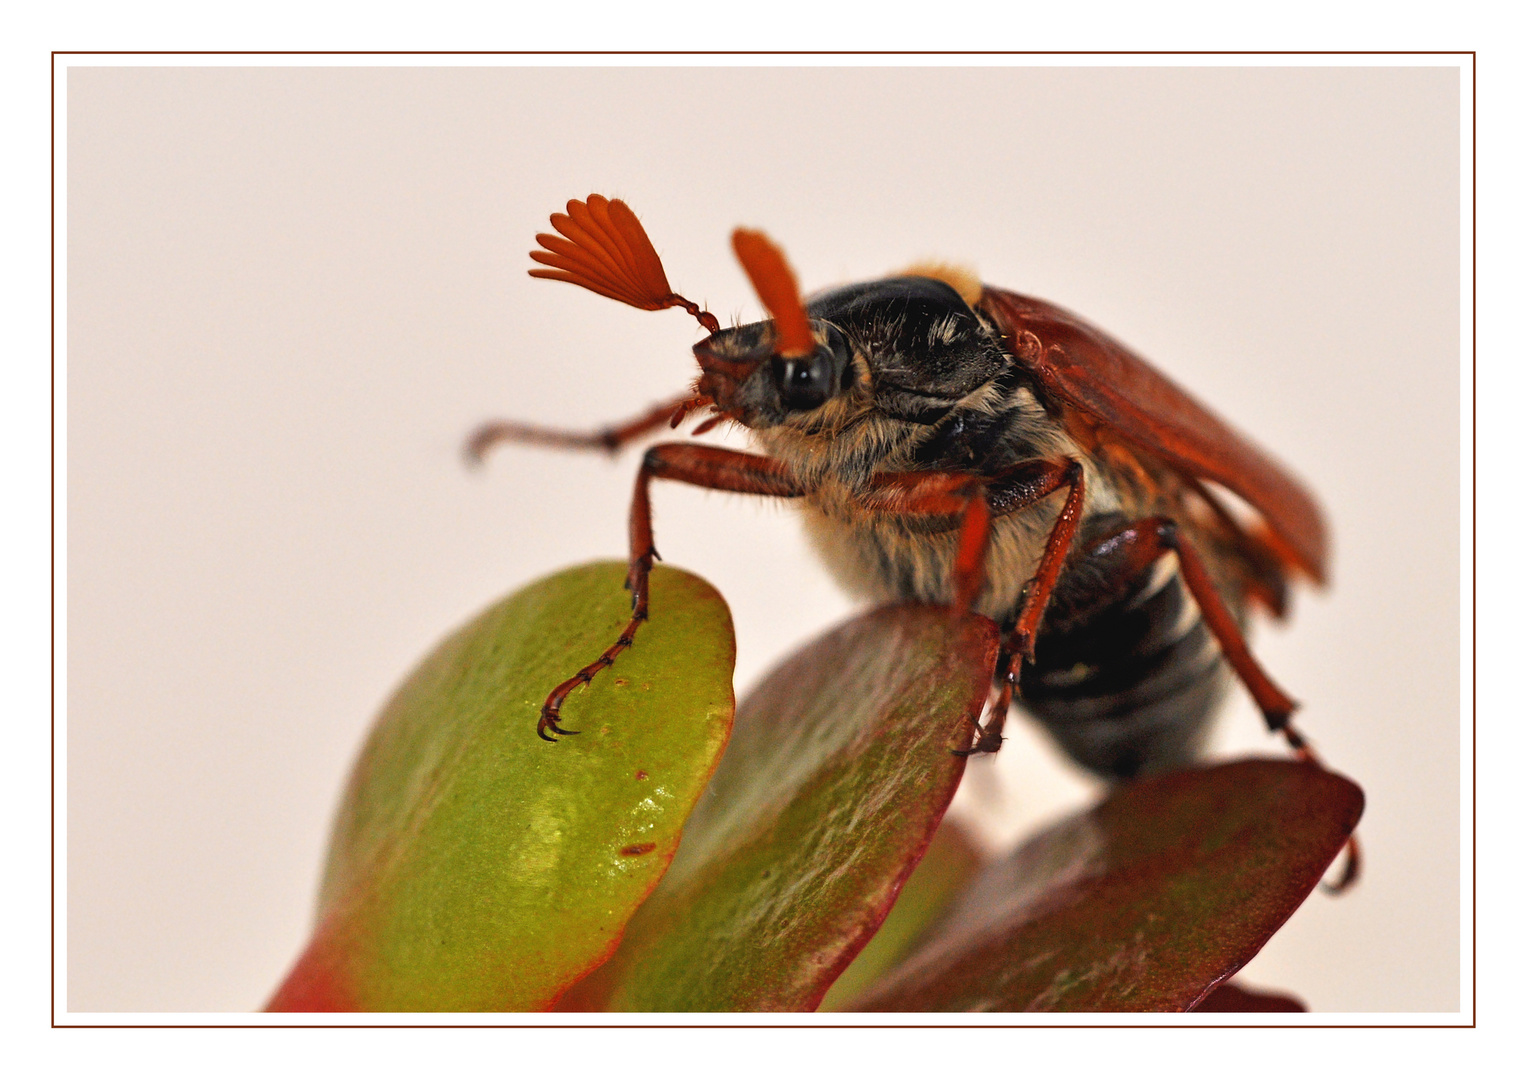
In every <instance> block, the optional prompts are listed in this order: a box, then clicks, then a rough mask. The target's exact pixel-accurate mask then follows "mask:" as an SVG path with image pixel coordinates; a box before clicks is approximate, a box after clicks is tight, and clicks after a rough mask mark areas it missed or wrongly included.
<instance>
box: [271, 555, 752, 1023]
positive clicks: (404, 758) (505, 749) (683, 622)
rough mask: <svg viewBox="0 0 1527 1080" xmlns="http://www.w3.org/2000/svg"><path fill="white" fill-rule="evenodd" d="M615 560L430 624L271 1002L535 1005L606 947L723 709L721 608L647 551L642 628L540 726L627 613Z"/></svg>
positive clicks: (647, 886) (698, 584)
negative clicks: (649, 570)
mask: <svg viewBox="0 0 1527 1080" xmlns="http://www.w3.org/2000/svg"><path fill="white" fill-rule="evenodd" d="M625 573H626V568H625V566H624V565H623V564H618V563H599V564H594V565H591V566H585V567H580V568H578V569H574V570H568V571H566V572H564V573H561V574H557V575H555V576H553V577H550V578H546V579H544V580H542V581H540V582H537V583H536V584H534V585H531V586H529V587H528V588H526V589H524V590H522V591H521V592H519V593H517V594H515V595H514V596H511V597H509V598H508V599H506V600H503V601H501V602H500V603H498V604H495V605H494V606H493V607H491V608H489V609H488V610H487V611H485V612H483V613H482V614H481V615H479V616H478V617H477V618H476V619H474V620H473V621H472V622H470V623H469V624H467V625H466V626H465V627H463V628H462V629H461V630H459V631H457V632H456V633H455V634H453V635H452V636H451V637H449V638H448V639H446V640H445V641H444V642H443V643H441V644H440V645H439V646H438V647H437V648H436V649H435V651H434V652H433V653H432V654H431V655H430V656H429V657H428V658H427V659H426V660H425V661H424V662H423V663H422V664H421V665H420V666H419V668H418V669H417V670H416V671H415V672H414V673H413V674H412V675H411V676H410V677H409V679H408V681H407V682H406V683H404V685H403V686H402V687H401V688H400V689H399V690H398V692H397V694H396V695H395V696H394V697H393V699H392V701H391V702H390V703H389V704H388V705H387V707H386V708H385V709H384V710H383V712H382V715H381V717H380V719H379V720H378V721H377V724H376V727H375V728H374V729H373V730H372V732H371V736H370V739H369V740H368V742H367V744H366V747H365V749H364V750H363V751H362V753H361V757H360V760H359V761H358V762H357V764H356V767H355V772H354V774H353V775H352V777H351V779H350V783H349V787H348V789H347V790H346V792H345V796H344V800H343V803H342V805H341V807H340V811H339V815H338V817H337V820H336V823H335V827H334V835H333V838H332V840H331V846H330V853H329V861H328V867H327V869H326V871H325V874H324V880H323V886H322V889H321V893H320V899H319V914H318V929H317V930H316V932H315V934H314V937H313V940H312V942H311V944H310V945H309V947H308V949H307V951H306V952H304V953H303V955H302V956H301V957H300V958H299V960H298V961H297V965H296V967H295V968H294V969H293V971H292V972H291V974H290V975H289V976H288V977H287V979H286V981H285V983H284V984H283V985H282V986H281V988H280V989H279V990H278V991H277V992H276V995H275V997H274V998H273V1000H272V1001H271V1003H270V1005H269V1006H268V1008H269V1009H271V1010H276V1011H320V1010H322V1011H332V1010H386V1011H422V1010H453V1011H455V1010H473V1011H486V1010H526V1009H542V1008H545V1007H547V1006H548V1005H549V1004H551V1002H553V1001H554V1000H555V999H556V998H557V997H558V996H559V995H560V994H561V993H562V992H563V991H564V990H565V989H566V988H567V987H568V986H569V985H571V984H572V983H573V982H575V981H576V980H577V979H578V978H580V977H581V976H582V975H584V974H585V973H587V972H588V971H589V970H590V969H591V968H593V967H594V966H595V965H597V964H599V963H600V962H602V961H603V960H604V959H605V958H606V957H608V956H609V955H610V953H611V952H612V951H613V950H614V948H615V946H616V944H617V942H618V941H619V940H620V936H621V933H622V931H623V930H624V927H625V925H626V922H627V921H628V920H629V918H630V917H631V914H632V912H633V911H635V910H636V907H637V906H638V905H639V904H640V903H641V902H642V901H643V900H644V899H645V898H646V897H647V895H648V893H650V892H651V891H652V889H653V887H654V886H655V885H656V884H657V882H658V880H659V879H660V878H661V877H662V875H663V872H664V870H665V869H666V868H667V866H668V864H669V862H670V861H671V860H672V858H673V854H674V852H675V850H676V849H677V847H678V842H679V836H680V832H681V830H682V828H683V824H684V821H685V819H686V818H687V817H688V815H689V813H690V810H691V809H692V808H693V806H694V804H695V802H696V800H697V799H698V798H699V796H700V794H701V792H702V791H703V790H704V788H705V785H706V782H707V781H708V780H709V778H710V775H711V773H712V771H713V770H714V769H715V767H716V763H717V761H718V760H719V758H720V755H721V751H722V749H723V748H724V747H725V744H726V740H727V734H728V732H729V730H730V728H731V721H732V665H733V659H734V655H735V650H734V643H733V638H732V624H731V616H730V614H729V613H728V611H727V608H726V604H725V602H724V601H723V600H722V599H721V597H720V596H719V595H718V594H717V593H716V591H715V590H714V589H713V588H711V587H710V585H708V584H706V583H705V582H704V581H701V580H700V579H699V578H696V577H693V576H692V575H689V574H686V573H683V572H682V571H677V570H672V569H668V568H664V567H659V568H658V569H656V570H655V571H654V572H653V575H652V594H651V595H652V600H651V611H652V619H651V622H649V623H648V624H647V625H646V626H645V627H644V628H643V629H642V631H641V633H640V635H639V636H638V638H637V641H636V645H635V647H633V648H632V649H630V650H628V651H626V652H625V653H623V654H622V655H621V657H620V659H619V661H618V662H617V663H616V665H615V666H614V667H613V668H612V669H610V670H608V671H605V672H603V673H602V674H601V675H600V676H599V678H597V679H595V680H594V682H593V683H592V685H590V686H589V687H587V688H585V689H584V690H583V691H581V692H579V693H575V694H574V695H573V696H572V697H571V698H569V699H568V702H567V705H566V706H565V707H564V710H563V721H564V724H565V725H566V726H568V727H570V728H573V729H575V730H577V731H579V732H580V734H578V735H572V736H567V737H565V738H563V739H561V740H560V741H559V742H557V743H555V744H553V743H548V742H545V741H543V740H541V739H539V738H537V737H536V720H537V717H538V715H539V712H540V707H541V702H542V701H543V699H544V698H545V696H546V694H547V692H548V691H549V690H550V689H551V688H552V687H554V686H556V685H557V683H559V682H561V681H562V680H563V679H565V678H567V677H568V676H569V675H571V674H572V673H573V672H575V671H577V670H578V669H579V668H581V667H582V666H583V665H584V664H586V663H588V662H589V661H590V660H592V659H593V658H594V657H595V656H597V655H599V653H600V652H601V651H602V650H603V649H604V648H605V647H606V646H607V645H609V644H610V643H611V642H613V641H614V640H615V638H616V637H617V636H618V635H619V633H620V632H621V629H622V628H623V627H624V626H625V623H626V620H627V619H628V618H629V617H630V601H629V598H628V595H627V593H626V592H625V591H624V589H623V588H622V583H623V581H624V578H625Z"/></svg>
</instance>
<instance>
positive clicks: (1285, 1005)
mask: <svg viewBox="0 0 1527 1080" xmlns="http://www.w3.org/2000/svg"><path fill="white" fill-rule="evenodd" d="M1192 1011H1193V1012H1196V1013H1201V1012H1229V1013H1252V1012H1309V1011H1310V1010H1309V1008H1308V1007H1307V1006H1306V1005H1305V1004H1304V1002H1302V1001H1300V1000H1299V999H1298V998H1296V997H1294V996H1292V995H1291V994H1280V993H1277V992H1276V991H1270V990H1249V989H1247V988H1246V987H1244V986H1242V985H1240V984H1239V983H1234V982H1225V983H1220V984H1219V985H1218V986H1216V987H1215V988H1214V989H1213V990H1210V991H1209V995H1208V996H1207V997H1205V998H1204V999H1203V1000H1202V1001H1200V1002H1199V1003H1198V1004H1197V1005H1195V1006H1193V1009H1192Z"/></svg>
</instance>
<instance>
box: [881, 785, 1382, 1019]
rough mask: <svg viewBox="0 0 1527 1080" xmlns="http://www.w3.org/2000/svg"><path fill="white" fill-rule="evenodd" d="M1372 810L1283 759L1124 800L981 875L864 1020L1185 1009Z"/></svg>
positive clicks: (1358, 797)
mask: <svg viewBox="0 0 1527 1080" xmlns="http://www.w3.org/2000/svg"><path fill="white" fill-rule="evenodd" d="M1362 806H1363V796H1362V792H1361V791H1360V790H1359V789H1358V788H1357V786H1356V785H1354V784H1353V783H1351V782H1350V781H1348V780H1346V779H1344V778H1342V777H1340V776H1336V775H1334V774H1332V773H1328V772H1325V771H1324V770H1322V769H1320V768H1318V767H1316V766H1313V765H1306V764H1301V763H1296V762H1287V761H1238V762H1233V763H1231V764H1227V765H1219V766H1214V767H1210V768H1203V769H1191V770H1186V771H1184V772H1179V773H1173V774H1171V775H1168V776H1160V777H1153V778H1150V779H1147V780H1142V781H1139V782H1136V783H1133V784H1130V785H1127V786H1125V787H1122V788H1119V789H1118V790H1116V791H1115V792H1114V793H1113V794H1112V795H1111V796H1110V797H1109V798H1108V799H1106V800H1105V801H1104V802H1102V803H1101V804H1100V805H1098V806H1096V807H1094V808H1093V809H1092V810H1090V811H1088V812H1086V813H1084V814H1080V815H1078V816H1076V817H1073V818H1070V819H1068V820H1067V821H1064V822H1062V823H1061V824H1059V825H1057V826H1055V827H1054V828H1051V829H1049V830H1048V831H1046V832H1045V833H1043V834H1041V835H1040V836H1039V837H1037V838H1036V839H1034V840H1031V841H1029V842H1028V843H1027V844H1025V845H1023V847H1021V848H1020V849H1019V850H1018V851H1017V852H1016V853H1014V854H1013V855H1012V856H1011V857H1010V858H1008V859H1007V860H1005V861H1003V862H1002V863H999V864H997V865H995V866H993V867H991V868H990V869H989V870H987V871H986V872H985V873H983V874H982V875H981V877H980V878H979V879H978V880H977V881H976V883H975V884H974V885H973V886H972V887H971V889H970V891H969V892H968V893H967V894H966V896H965V897H964V898H963V900H962V901H961V903H960V906H959V908H958V910H957V911H956V912H955V913H954V914H953V915H951V916H950V918H949V919H948V920H947V921H946V922H945V923H944V924H943V925H942V926H941V927H940V930H939V932H938V933H937V934H936V935H935V936H934V939H933V940H931V941H930V942H929V943H928V944H927V945H925V946H924V947H923V948H921V949H919V950H918V951H917V953H916V954H915V955H914V956H912V957H911V958H909V959H908V960H907V961H906V962H905V963H903V964H902V965H900V966H899V967H898V968H897V969H896V970H895V971H894V972H892V973H891V975H890V976H889V977H888V978H887V979H886V980H885V981H884V982H883V983H882V984H881V985H880V986H879V987H877V988H876V989H875V990H874V991H873V992H872V993H871V994H870V995H869V996H867V997H866V998H864V999H862V1000H861V1001H859V1002H858V1003H857V1008H859V1009H861V1010H866V1011H891V1012H929V1011H948V1010H958V1011H1003V1012H1017V1011H1083V1012H1098V1011H1103V1012H1124V1011H1128V1012H1161V1011H1168V1012H1176V1011H1182V1010H1186V1009H1190V1008H1192V1007H1193V1006H1194V1005H1196V1004H1198V1003H1199V1002H1200V1001H1202V1000H1203V999H1204V997H1205V995H1206V994H1207V993H1208V992H1209V991H1210V990H1211V989H1212V988H1213V987H1214V986H1215V985H1217V984H1218V983H1220V982H1222V981H1223V980H1225V979H1227V978H1229V977H1230V976H1231V975H1233V974H1235V972H1237V971H1239V970H1240V969H1241V967H1242V966H1243V965H1245V963H1246V962H1247V961H1248V960H1250V959H1251V958H1252V957H1253V956H1255V955H1256V954H1257V951H1258V950H1260V949H1261V947H1262V946H1263V945H1264V944H1265V943H1266V941H1267V939H1268V938H1269V937H1271V936H1272V934H1273V932H1274V931H1275V930H1277V928H1278V927H1279V926H1281V925H1283V923H1284V921H1285V920H1287V919H1288V917H1289V916H1290V915H1291V914H1293V912H1294V910H1295V909H1296V908H1297V907H1298V906H1299V904H1300V903H1301V902H1302V901H1303V900H1304V898H1305V897H1306V896H1308V895H1309V893H1310V891H1311V890H1312V889H1314V887H1315V885H1316V883H1317V882H1318V881H1319V880H1320V875H1321V873H1322V872H1323V871H1324V870H1325V868H1326V867H1327V866H1328V865H1329V864H1330V862H1331V860H1332V859H1334V858H1335V857H1336V855H1337V853H1338V852H1339V851H1340V850H1341V847H1342V844H1343V843H1344V842H1345V840H1346V838H1347V836H1348V835H1349V834H1350V833H1351V831H1352V829H1353V827H1354V826H1356V824H1357V819H1358V817H1359V816H1360V815H1361V814H1362Z"/></svg>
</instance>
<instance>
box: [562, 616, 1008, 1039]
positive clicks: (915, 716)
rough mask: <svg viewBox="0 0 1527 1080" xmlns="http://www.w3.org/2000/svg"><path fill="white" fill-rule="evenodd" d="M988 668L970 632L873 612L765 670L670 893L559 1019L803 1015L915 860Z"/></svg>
mask: <svg viewBox="0 0 1527 1080" xmlns="http://www.w3.org/2000/svg"><path fill="white" fill-rule="evenodd" d="M996 650H997V633H996V627H995V626H994V625H993V624H992V623H991V622H990V621H989V620H987V619H984V618H981V617H979V616H971V615H966V616H952V615H951V614H950V613H949V612H948V611H947V610H945V609H940V608H919V607H895V608H882V609H880V610H878V611H874V612H871V613H869V614H868V615H864V616H861V617H860V618H857V619H854V620H852V621H850V622H848V623H845V624H844V625H842V626H840V627H839V628H838V629H836V630H834V631H832V632H831V633H829V634H828V635H826V636H825V637H823V638H821V639H819V640H817V641H816V642H814V643H812V644H811V645H808V646H807V647H806V648H805V649H803V650H801V651H800V652H799V653H797V654H796V655H795V656H793V657H792V658H791V659H789V660H788V661H786V662H785V663H784V664H783V665H782V666H781V667H779V668H777V669H776V670H775V671H774V672H773V673H772V674H770V675H769V676H768V678H766V679H765V680H764V682H763V684H762V685H760V686H759V687H758V689H757V690H755V691H754V692H753V694H752V695H751V696H750V697H749V698H748V699H747V701H746V702H744V704H743V706H742V708H741V709H740V710H739V712H738V717H737V727H736V731H735V733H734V736H733V739H732V745H731V748H730V749H729V750H728V751H727V755H726V758H725V759H724V760H723V761H722V763H721V767H720V768H719V769H718V770H717V772H716V777H715V780H714V781H713V783H712V784H711V787H710V790H709V791H707V793H706V796H705V798H704V800H702V802H701V804H700V806H699V807H697V808H696V811H695V814H694V816H693V818H692V819H691V820H690V824H689V827H688V829H687V830H686V832H685V835H684V844H683V846H682V847H681V849H680V851H679V855H678V858H677V859H676V860H675V861H674V865H673V869H672V871H671V873H670V874H669V876H668V878H666V879H665V880H664V883H663V885H662V887H660V888H659V889H658V891H657V892H656V893H654V894H653V896H652V899H651V900H649V901H648V902H647V904H646V905H645V906H644V907H643V908H642V909H641V911H640V912H639V913H638V914H637V916H636V918H635V919H633V920H632V922H631V926H630V928H629V932H628V934H627V935H626V940H625V941H624V942H623V943H622V945H621V948H620V950H619V951H618V952H617V953H616V955H615V957H614V959H612V960H611V961H610V963H609V964H607V965H606V966H605V967H603V968H601V969H600V970H599V971H598V972H596V973H595V974H594V976H593V977H592V978H590V979H589V980H587V981H586V982H585V983H583V984H582V985H580V986H578V987H575V988H574V990H573V992H572V993H571V994H569V995H568V997H567V999H566V1000H565V1001H564V1002H563V1003H562V1004H561V1005H560V1006H559V1007H561V1008H565V1009H576V1010H586V1009H598V1008H609V1009H614V1010H645V1011H663V1012H667V1011H674V1012H685V1011H706V1010H725V1011H753V1010H809V1009H814V1008H816V1007H817V1005H818V1004H819V1003H820V1002H821V1000H822V996H823V995H824V994H825V993H826V992H827V988H828V987H829V986H830V985H831V984H832V982H833V980H834V979H836V978H837V976H838V975H839V974H840V973H841V972H842V971H843V969H844V968H845V967H847V966H848V963H849V961H850V960H852V959H853V957H854V955H855V954H856V953H857V952H858V951H859V950H860V949H861V948H862V947H863V946H864V944H865V942H866V941H868V940H869V939H870V937H871V936H872V935H873V934H874V932H875V930H876V929H877V928H878V927H879V926H880V923H881V921H882V920H883V919H884V918H885V914H886V912H887V911H888V910H889V909H890V907H891V904H892V903H893V902H894V901H895V899H896V895H897V893H898V892H899V891H900V889H901V887H902V885H903V883H904V882H905V881H906V880H907V878H908V876H909V875H910V874H911V873H912V870H913V868H914V867H916V865H917V863H918V860H919V859H921V857H922V855H923V853H924V851H925V850H926V849H927V846H928V842H929V840H930V838H931V837H932V836H933V833H934V830H935V829H936V828H937V827H938V823H939V821H940V819H941V818H942V817H943V815H944V811H945V809H946V808H947V807H948V805H949V800H950V798H951V797H952V796H953V795H954V789H955V787H956V786H957V785H958V783H959V779H960V776H961V774H962V772H963V771H964V765H965V759H964V758H962V757H958V756H956V755H955V754H954V753H952V751H955V750H958V749H962V748H964V747H967V746H969V745H970V741H971V734H972V727H971V722H972V720H973V719H974V718H975V717H976V716H977V715H978V713H979V710H980V708H981V706H982V704H983V703H984V701H985V700H986V694H987V689H988V686H989V682H990V678H991V671H992V666H993V664H994V663H995V661H996Z"/></svg>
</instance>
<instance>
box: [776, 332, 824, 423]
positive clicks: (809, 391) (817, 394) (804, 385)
mask: <svg viewBox="0 0 1527 1080" xmlns="http://www.w3.org/2000/svg"><path fill="white" fill-rule="evenodd" d="M774 365H775V366H774V372H775V374H774V378H775V380H776V382H777V383H778V384H779V394H780V399H781V400H782V401H783V403H784V406H785V408H787V409H789V410H791V411H792V412H804V411H805V410H808V409H815V408H816V407H817V406H818V405H821V404H822V403H823V402H825V401H826V400H827V399H828V398H830V397H832V391H833V377H832V374H833V362H832V355H831V354H830V353H829V352H828V351H827V350H825V349H820V348H819V349H817V350H816V351H815V352H813V353H812V354H811V355H810V356H792V357H775V358H774Z"/></svg>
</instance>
